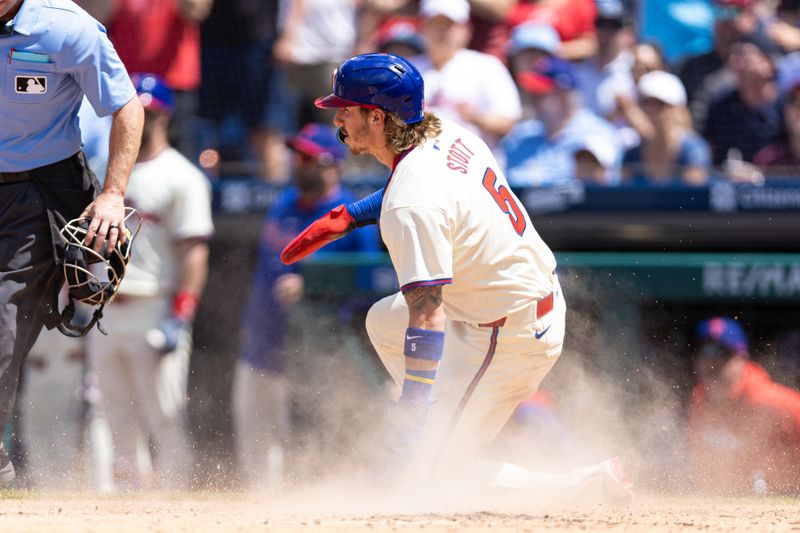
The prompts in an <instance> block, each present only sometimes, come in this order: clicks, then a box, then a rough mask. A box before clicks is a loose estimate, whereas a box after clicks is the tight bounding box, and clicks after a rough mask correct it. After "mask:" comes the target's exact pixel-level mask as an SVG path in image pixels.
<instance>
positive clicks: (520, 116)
mask: <svg viewBox="0 0 800 533" xmlns="http://www.w3.org/2000/svg"><path fill="white" fill-rule="evenodd" d="M78 3H79V4H82V5H83V6H84V7H85V8H86V9H87V10H88V11H89V12H90V13H92V14H93V15H94V16H95V17H96V18H98V19H99V20H100V21H101V22H103V23H104V24H105V25H106V26H107V28H108V32H109V36H110V38H111V40H112V42H113V43H114V45H115V46H116V48H117V50H118V52H119V54H120V57H121V58H122V60H123V62H124V63H125V64H126V65H127V67H128V69H129V71H131V72H152V73H154V74H157V75H160V76H162V77H163V78H165V79H166V81H167V83H168V84H169V85H170V86H171V87H172V89H173V90H174V91H175V92H176V102H177V104H176V111H175V115H174V119H173V126H172V132H171V138H172V140H173V144H174V145H175V146H176V147H177V148H178V149H179V150H180V151H181V152H182V153H183V154H184V155H186V156H187V157H188V158H189V159H190V160H192V161H195V162H196V163H197V164H198V165H199V166H200V167H201V168H203V169H204V170H205V171H206V174H207V175H208V176H209V177H211V178H212V179H217V178H225V177H239V178H241V177H256V178H260V179H264V180H267V181H270V182H273V183H278V184H281V183H286V182H287V180H288V177H289V176H290V174H291V158H290V156H289V154H288V151H287V148H286V144H285V140H286V139H287V138H288V137H289V136H291V135H294V134H296V133H297V132H298V131H300V130H301V129H302V127H303V126H305V125H306V124H308V123H311V122H323V123H324V122H329V121H330V120H331V118H332V117H331V116H330V114H329V111H327V110H320V109H317V108H315V107H314V105H313V101H314V99H315V98H316V97H317V96H319V95H322V94H325V93H326V92H327V91H328V89H329V85H330V79H331V73H332V72H333V70H334V68H335V67H336V66H337V65H338V63H339V62H340V61H342V60H343V59H345V58H347V57H349V56H350V55H352V54H353V53H362V52H373V51H381V52H390V53H395V54H398V55H401V56H404V57H406V58H407V59H409V60H411V61H412V62H413V63H414V64H415V65H416V66H417V67H418V68H419V69H420V70H421V72H422V73H423V76H424V78H425V82H426V105H427V107H428V108H429V109H430V110H432V111H435V112H436V113H437V114H439V115H440V116H441V117H442V118H446V119H450V120H454V121H457V122H460V123H462V124H464V125H466V126H467V127H469V128H472V129H474V130H476V131H477V132H479V133H480V134H481V135H482V136H483V137H484V138H485V139H486V140H487V141H488V143H489V144H490V146H491V147H492V148H493V149H495V152H496V155H497V157H498V160H500V161H501V163H502V164H503V165H504V166H505V170H506V174H507V176H508V178H509V180H510V182H511V184H512V185H514V186H528V185H557V184H560V183H564V182H565V181H568V180H572V179H580V180H585V181H586V182H588V183H592V184H596V185H609V186H613V185H618V184H639V183H641V184H651V185H661V184H685V185H690V186H692V185H704V184H706V183H707V182H708V181H709V180H710V179H722V180H725V179H728V180H733V181H737V182H752V183H762V182H763V180H764V179H766V178H772V177H779V176H795V175H796V174H797V167H796V165H797V164H798V162H800V130H799V129H798V128H800V121H798V117H797V116H796V115H797V113H800V107H798V106H800V26H798V20H799V19H800V3H798V2H796V1H794V0H662V1H659V2H655V1H644V0H640V1H636V0H596V1H595V0H493V1H491V0H447V1H444V0H442V1H430V0H426V1H422V2H420V1H419V0H229V1H227V2H219V1H218V2H214V1H213V0H174V1H170V2H158V3H157V4H156V5H151V3H150V2H146V1H145V0H80V1H79V2H78ZM360 159H362V158H351V160H348V161H346V162H345V164H344V169H343V177H344V178H345V179H346V180H347V179H353V180H358V179H359V178H362V177H365V176H373V177H374V175H375V174H376V173H377V174H382V170H380V169H376V168H374V167H369V163H365V162H364V161H361V160H360ZM365 165H367V166H366V167H365Z"/></svg>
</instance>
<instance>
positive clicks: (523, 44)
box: [508, 22, 561, 56]
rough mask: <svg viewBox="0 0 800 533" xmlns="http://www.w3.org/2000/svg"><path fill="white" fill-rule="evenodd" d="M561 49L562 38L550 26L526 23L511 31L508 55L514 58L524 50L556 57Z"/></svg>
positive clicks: (539, 23)
mask: <svg viewBox="0 0 800 533" xmlns="http://www.w3.org/2000/svg"><path fill="white" fill-rule="evenodd" d="M560 47H561V37H559V36H558V32H557V31H556V30H555V29H553V27H552V26H551V25H549V24H544V23H541V22H525V23H522V24H520V25H518V26H515V27H514V29H513V30H511V38H510V39H509V42H508V55H510V56H513V55H516V54H518V53H520V52H521V51H523V50H531V49H533V50H542V51H543V52H547V53H548V54H550V55H555V53H556V52H557V51H558V49H559V48H560Z"/></svg>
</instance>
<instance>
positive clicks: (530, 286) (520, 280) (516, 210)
mask: <svg viewBox="0 0 800 533" xmlns="http://www.w3.org/2000/svg"><path fill="white" fill-rule="evenodd" d="M442 126H443V131H442V133H441V134H440V135H439V136H438V137H437V138H435V139H430V140H428V141H426V142H425V143H423V144H422V145H420V146H417V147H415V148H413V149H411V150H410V151H409V152H406V153H405V154H401V155H400V156H399V157H398V159H397V160H396V161H395V167H394V170H393V172H392V176H391V178H390V181H389V183H388V184H387V186H386V192H385V195H384V199H383V205H382V209H381V218H380V228H381V234H382V236H383V240H384V242H385V243H386V246H387V248H388V250H389V254H390V256H391V259H392V263H393V264H394V267H395V270H396V271H397V275H398V279H399V282H400V286H401V288H402V290H404V291H405V290H408V289H411V288H414V287H418V286H426V285H444V288H443V300H444V310H445V313H446V314H447V317H448V319H451V320H457V321H463V322H468V323H473V324H480V323H487V322H493V321H495V320H497V319H500V318H503V317H505V316H506V315H509V314H511V313H513V312H514V311H517V310H520V309H521V308H522V307H524V306H525V305H527V304H530V303H531V302H532V301H534V300H539V299H541V298H543V297H544V296H546V295H548V294H550V293H551V292H552V291H553V285H554V281H553V280H554V276H553V272H554V270H555V268H556V260H555V257H554V255H553V253H552V252H551V250H550V248H548V246H547V245H546V244H545V243H544V241H543V240H542V239H541V237H539V234H538V233H537V232H536V230H535V229H534V227H533V224H532V223H531V220H530V217H529V216H528V214H527V212H526V211H525V208H524V207H523V206H522V203H521V202H520V201H519V200H518V199H517V197H516V196H515V195H514V193H512V192H511V190H510V189H509V188H508V182H507V181H506V178H505V176H503V174H502V172H501V171H500V168H499V165H498V164H497V161H496V160H495V158H494V156H493V155H492V153H491V151H490V150H489V148H488V147H487V146H486V144H485V143H484V142H483V141H482V140H481V139H480V138H478V137H477V136H475V135H474V134H472V133H471V132H469V131H468V130H467V129H465V128H463V127H461V126H459V125H457V124H455V123H452V122H447V121H443V122H442Z"/></svg>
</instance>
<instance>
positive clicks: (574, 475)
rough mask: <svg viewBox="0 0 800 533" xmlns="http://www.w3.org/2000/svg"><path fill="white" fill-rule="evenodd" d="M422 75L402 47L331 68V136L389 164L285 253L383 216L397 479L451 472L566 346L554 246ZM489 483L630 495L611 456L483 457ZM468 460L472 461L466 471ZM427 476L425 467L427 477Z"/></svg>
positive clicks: (375, 337)
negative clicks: (554, 468)
mask: <svg viewBox="0 0 800 533" xmlns="http://www.w3.org/2000/svg"><path fill="white" fill-rule="evenodd" d="M423 94H424V88H423V80H422V77H421V76H420V74H419V72H418V71H417V70H416V68H415V67H414V66H413V65H411V64H410V63H409V62H407V61H406V60H404V59H402V58H400V57H397V56H393V55H389V54H365V55H359V56H355V57H353V58H350V59H348V60H346V61H344V62H343V63H342V64H341V65H339V68H338V69H337V70H336V71H335V74H334V80H333V93H332V94H330V95H328V96H325V97H323V98H319V99H317V100H316V105H317V106H319V107H326V108H336V116H335V119H334V124H335V125H336V126H338V127H339V139H340V140H341V141H342V142H344V143H345V144H346V145H347V146H348V147H349V149H350V151H351V152H352V153H354V154H370V155H372V156H373V157H375V158H376V159H377V160H378V161H380V162H381V163H382V164H384V165H385V166H387V167H388V168H390V169H391V171H392V173H391V176H390V178H389V181H388V183H387V184H386V186H385V187H384V188H383V189H382V190H381V191H379V192H377V193H375V194H373V195H372V196H369V197H367V198H365V199H364V200H361V201H359V202H356V203H353V204H349V205H347V206H344V205H342V206H339V207H337V208H336V209H334V210H332V211H331V212H330V213H328V214H327V215H325V216H324V217H322V218H320V219H319V220H317V221H316V222H314V223H313V224H311V225H310V226H309V227H308V228H307V229H306V230H305V231H304V232H303V233H301V234H300V235H299V236H298V237H297V238H295V240H294V241H292V242H291V243H290V244H289V245H287V247H286V248H285V249H284V250H283V252H282V254H281V259H282V260H283V261H284V262H285V263H292V262H294V261H297V260H299V259H301V258H302V257H305V256H307V255H308V254H310V253H312V252H313V251H315V250H317V249H319V248H321V247H322V246H324V245H325V244H326V243H328V242H331V241H332V240H334V239H337V238H339V237H341V236H343V235H345V234H346V233H348V232H349V231H351V230H352V229H354V228H355V227H357V226H359V225H362V224H366V223H370V222H375V221H378V222H379V224H380V230H381V234H382V237H383V240H384V242H385V244H386V247H387V249H388V251H389V255H390V256H391V260H392V264H393V265H394V267H395V270H396V272H397V276H398V280H399V283H400V287H401V290H400V292H398V293H397V294H394V295H392V296H389V297H386V298H384V299H382V300H380V301H379V302H377V303H376V304H374V305H373V306H372V308H371V309H370V311H369V313H368V315H367V324H366V326H367V332H368V334H369V337H370V339H371V341H372V344H373V345H374V347H375V349H376V351H377V352H378V354H379V356H380V358H381V360H382V362H383V364H384V365H385V366H386V369H387V370H388V372H389V373H390V374H391V376H392V378H393V380H394V382H395V383H396V385H397V392H398V394H399V399H398V400H397V402H396V403H395V404H394V405H393V406H392V411H391V414H390V422H389V427H388V428H387V431H386V439H387V446H388V448H390V449H391V450H392V451H393V452H394V453H395V455H396V457H397V458H399V459H402V460H404V461H405V466H406V476H405V478H406V480H407V481H408V480H409V479H411V480H412V481H413V479H414V477H415V476H420V478H419V481H421V482H422V481H427V480H428V479H429V477H430V476H431V475H436V474H441V475H443V476H446V477H447V478H450V479H452V478H453V476H454V475H456V474H461V473H463V472H464V471H465V470H470V469H465V465H472V464H477V463H478V462H476V461H471V460H469V459H470V458H473V457H475V456H476V454H477V453H478V452H479V451H480V450H481V449H482V448H483V447H485V446H486V445H488V444H490V443H491V442H492V440H494V438H495V436H496V435H497V434H498V432H499V431H500V429H501V428H502V427H503V425H504V424H505V423H506V421H507V420H508V418H509V416H510V415H511V413H512V412H513V410H514V408H515V407H516V406H517V404H519V403H520V401H522V400H524V399H525V398H526V397H528V396H529V395H530V394H531V393H533V392H534V391H535V390H536V389H537V387H538V386H539V383H540V382H541V381H542V379H543V378H544V376H545V375H546V374H547V373H548V372H549V371H550V369H551V368H552V367H553V364H554V363H555V362H556V360H557V359H558V357H559V355H560V354H561V349H562V344H563V340H564V326H565V324H564V318H565V312H566V304H565V302H564V297H563V294H562V293H561V288H560V286H559V282H558V278H557V276H556V272H555V269H556V260H555V257H554V255H553V253H552V252H551V251H550V249H549V248H548V247H547V245H546V244H545V243H544V241H543V240H542V239H541V237H540V236H539V235H538V233H537V232H536V229H535V228H534V227H533V224H532V223H531V220H530V218H529V216H528V214H527V212H526V211H525V209H524V208H523V207H522V205H521V203H520V202H519V200H518V199H517V198H516V196H515V195H514V193H513V192H511V190H510V189H509V187H508V183H507V182H506V178H505V176H503V174H502V172H501V171H500V167H499V165H498V163H497V161H496V160H495V158H494V156H493V155H492V153H491V151H490V150H489V148H488V147H487V145H486V144H485V143H484V142H483V141H482V140H481V139H480V138H478V137H477V136H476V135H474V134H472V133H471V132H469V131H468V130H466V129H464V128H462V127H460V126H458V125H456V124H454V123H450V122H446V121H442V120H440V119H439V118H438V117H436V116H435V115H434V114H433V113H430V112H425V111H424V110H423ZM480 464H481V465H482V466H481V468H479V469H476V470H479V471H480V479H482V480H484V481H485V482H487V483H489V484H491V485H493V486H497V487H520V488H545V487H552V486H556V487H565V488H568V487H573V486H574V487H577V486H579V485H581V484H583V483H585V482H587V481H588V480H590V479H591V478H602V479H603V480H604V481H605V482H606V483H604V484H605V485H606V486H607V487H608V488H609V489H611V491H612V492H613V494H611V495H612V496H616V497H618V498H619V497H621V498H622V499H629V498H630V497H631V496H632V490H631V485H630V482H628V481H627V479H626V478H625V477H624V475H623V474H622V473H621V472H620V471H619V468H618V463H617V462H616V461H615V460H608V461H605V462H604V463H601V464H598V465H594V466H590V467H587V468H582V469H579V470H576V471H573V472H570V473H568V474H563V475H552V474H545V473H541V472H534V471H531V470H528V469H525V468H522V467H519V466H515V465H512V464H509V463H499V464H493V465H490V466H487V465H486V464H484V463H480ZM470 472H472V471H471V470H470ZM423 477H424V479H423Z"/></svg>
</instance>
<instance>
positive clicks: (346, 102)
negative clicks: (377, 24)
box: [314, 54, 425, 124]
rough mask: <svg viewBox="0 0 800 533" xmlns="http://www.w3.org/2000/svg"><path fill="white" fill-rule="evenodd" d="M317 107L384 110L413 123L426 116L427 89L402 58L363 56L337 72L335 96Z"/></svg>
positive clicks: (320, 100)
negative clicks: (359, 107)
mask: <svg viewBox="0 0 800 533" xmlns="http://www.w3.org/2000/svg"><path fill="white" fill-rule="evenodd" d="M314 104H315V105H316V106H317V107H347V106H351V105H357V106H361V107H371V108H380V109H383V110H384V111H388V112H390V113H396V114H397V115H398V116H399V117H400V118H401V119H403V121H404V122H405V123H406V124H413V123H415V122H419V121H421V120H422V119H423V117H424V115H423V112H422V110H423V107H424V106H425V87H424V85H423V82H422V76H421V75H420V73H419V71H418V70H417V69H416V67H414V65H412V64H411V63H409V62H408V61H406V60H405V59H403V58H402V57H399V56H395V55H392V54H362V55H358V56H355V57H351V58H350V59H347V60H345V61H344V62H342V64H341V65H339V68H337V69H336V70H335V71H334V73H333V93H331V94H329V95H328V96H323V97H322V98H317V100H316V102H314Z"/></svg>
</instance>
